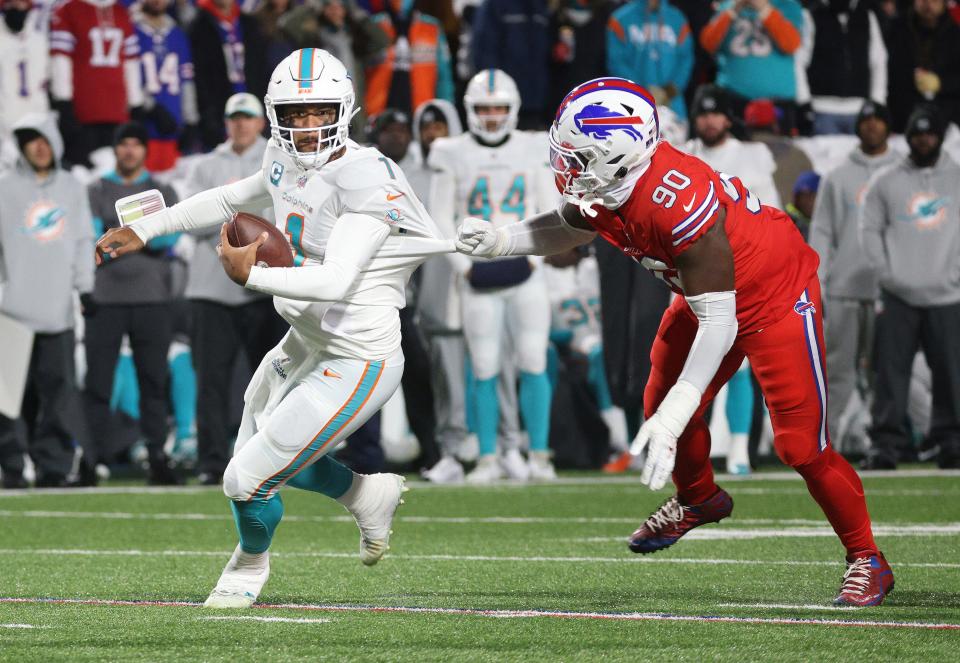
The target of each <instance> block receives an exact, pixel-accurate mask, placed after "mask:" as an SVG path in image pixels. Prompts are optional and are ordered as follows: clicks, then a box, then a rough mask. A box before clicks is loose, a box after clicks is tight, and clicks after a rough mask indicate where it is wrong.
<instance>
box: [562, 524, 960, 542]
mask: <svg viewBox="0 0 960 663" xmlns="http://www.w3.org/2000/svg"><path fill="white" fill-rule="evenodd" d="M873 533H874V534H875V535H878V536H884V537H911V538H914V537H918V536H956V535H958V534H960V523H951V524H948V525H913V526H908V525H902V526H901V525H897V526H890V527H884V526H881V525H876V524H874V525H873ZM836 536H837V535H836V534H835V533H834V531H833V529H832V528H830V527H788V528H781V529H773V528H767V529H739V528H735V527H723V526H720V527H709V528H703V529H695V530H693V531H692V532H689V533H688V534H686V535H684V537H683V538H684V540H693V541H696V540H701V541H732V540H750V539H807V538H822V537H827V538H833V537H836ZM626 538H627V537H625V536H621V537H614V536H588V537H575V538H570V539H566V540H567V541H572V542H575V543H611V542H621V543H622V542H624V541H626Z"/></svg>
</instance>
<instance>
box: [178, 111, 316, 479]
mask: <svg viewBox="0 0 960 663" xmlns="http://www.w3.org/2000/svg"><path fill="white" fill-rule="evenodd" d="M223 116H224V118H225V120H224V122H225V124H226V133H227V140H226V142H224V143H222V144H220V145H218V146H217V147H216V149H214V150H213V152H211V153H210V154H206V155H204V156H202V157H200V158H199V159H197V161H196V162H194V163H193V164H192V167H191V169H190V175H189V177H188V178H187V180H188V183H189V185H190V192H191V193H197V192H200V191H206V190H208V189H212V188H214V187H216V186H220V185H223V184H229V183H230V182H235V181H237V180H240V179H243V178H244V177H249V176H250V175H252V174H254V173H256V172H259V170H260V167H261V165H262V161H263V153H264V151H265V150H266V149H267V141H266V140H265V139H264V138H263V136H261V133H262V131H263V127H264V118H263V106H262V105H261V104H260V101H259V100H258V99H257V98H256V97H254V96H253V95H252V94H250V93H247V92H240V93H238V94H235V95H233V96H232V97H230V98H229V99H228V100H227V103H226V106H225V108H224V111H223ZM256 213H257V214H261V215H263V216H264V217H267V218H270V217H271V216H272V215H271V213H270V210H257V211H256ZM288 231H290V232H296V231H297V230H296V229H294V228H290V229H288ZM195 235H196V240H197V246H196V249H195V250H194V253H193V258H192V259H191V261H190V274H189V278H188V280H187V293H186V295H187V299H189V300H190V307H191V309H192V311H193V333H192V335H191V346H192V351H193V364H194V368H195V370H196V372H197V473H198V476H199V478H200V482H201V483H203V484H205V485H216V484H219V483H220V480H221V478H222V477H223V471H224V469H226V467H227V463H228V462H229V461H230V441H231V439H232V438H233V434H234V432H235V431H233V430H231V427H230V405H231V403H230V396H231V393H232V391H231V389H230V385H231V378H232V377H233V370H234V366H235V364H236V362H237V359H238V357H239V355H240V354H241V353H244V354H246V358H247V361H248V362H249V365H250V367H251V370H252V369H253V368H256V367H257V366H259V365H260V361H261V360H262V359H263V356H264V355H265V354H266V353H267V351H268V350H270V349H271V348H272V347H273V346H275V345H276V344H277V343H279V341H280V339H281V338H282V337H283V335H284V334H285V333H286V331H287V329H288V326H287V324H286V323H285V322H284V321H283V319H282V318H281V317H280V316H279V315H277V312H276V311H275V310H274V308H273V298H272V297H268V296H266V295H263V294H261V293H258V292H254V291H252V290H247V289H246V288H241V287H240V286H238V285H237V284H236V283H234V282H233V281H231V280H230V279H229V278H227V275H226V274H225V273H224V271H223V267H222V266H221V265H220V258H219V257H218V256H217V244H219V242H220V229H219V227H218V228H212V229H209V230H205V231H202V232H197V233H195Z"/></svg>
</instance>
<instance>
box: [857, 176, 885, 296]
mask: <svg viewBox="0 0 960 663" xmlns="http://www.w3.org/2000/svg"><path fill="white" fill-rule="evenodd" d="M878 181H879V180H874V181H873V182H871V183H870V185H869V187H868V188H867V192H866V194H865V195H864V200H863V205H862V206H861V208H860V243H861V244H862V245H863V252H864V254H865V255H866V257H867V260H868V261H869V262H870V264H871V265H873V267H874V269H876V270H877V273H878V274H879V275H880V278H881V280H882V279H883V277H884V276H885V275H886V274H888V273H889V271H890V263H889V260H888V258H887V248H886V244H885V243H884V231H885V229H886V225H887V223H886V221H887V210H886V205H884V202H883V198H882V197H881V195H880V187H878V186H877V183H878Z"/></svg>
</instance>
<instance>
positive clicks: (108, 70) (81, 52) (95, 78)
mask: <svg viewBox="0 0 960 663" xmlns="http://www.w3.org/2000/svg"><path fill="white" fill-rule="evenodd" d="M50 54H51V55H54V56H55V55H66V56H68V57H69V58H70V59H71V60H72V61H73V112H74V114H75V115H76V116H77V120H78V121H79V122H80V123H81V124H119V123H121V122H126V121H127V120H128V119H129V117H130V116H129V114H128V113H127V88H126V84H125V82H124V73H123V63H124V61H126V60H130V59H136V58H137V57H138V56H139V54H140V48H139V45H138V43H137V36H136V35H135V34H134V32H133V25H132V24H131V23H130V16H129V15H128V14H127V10H126V9H124V8H123V5H121V4H118V3H111V2H109V0H107V1H100V2H97V3H96V4H94V3H93V2H88V1H87V0H66V2H64V3H63V4H61V5H58V6H57V8H56V9H54V11H53V17H52V19H51V21H50Z"/></svg>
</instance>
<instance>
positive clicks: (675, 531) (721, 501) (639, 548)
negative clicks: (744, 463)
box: [628, 488, 733, 554]
mask: <svg viewBox="0 0 960 663" xmlns="http://www.w3.org/2000/svg"><path fill="white" fill-rule="evenodd" d="M731 513H733V498H732V497H730V495H728V494H727V491H725V490H723V489H722V488H718V489H717V492H715V493H714V494H713V497H711V498H710V499H708V500H707V501H706V502H703V503H702V504H681V503H680V500H679V499H678V498H677V496H676V495H674V496H673V497H671V498H670V499H668V500H667V501H666V502H664V503H663V506H661V507H660V508H659V509H657V510H656V511H654V512H653V513H652V514H651V515H650V517H649V518H647V521H646V522H645V523H644V524H643V525H641V526H640V529H638V530H637V531H636V532H634V533H633V534H632V535H631V536H630V541H629V542H628V545H629V546H630V550H632V551H633V552H635V553H643V554H647V553H652V552H657V551H658V550H663V549H664V548H667V547H669V546H672V545H673V544H674V543H676V542H677V540H678V539H679V538H680V537H681V536H683V535H684V534H686V533H687V532H689V531H690V530H692V529H693V528H694V527H699V526H700V525H706V524H707V523H716V522H720V521H721V520H723V519H724V518H726V517H727V516H729V515H730V514H731Z"/></svg>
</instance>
